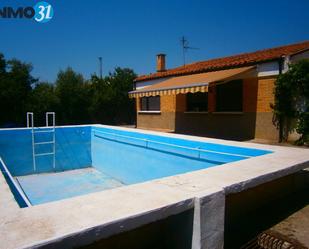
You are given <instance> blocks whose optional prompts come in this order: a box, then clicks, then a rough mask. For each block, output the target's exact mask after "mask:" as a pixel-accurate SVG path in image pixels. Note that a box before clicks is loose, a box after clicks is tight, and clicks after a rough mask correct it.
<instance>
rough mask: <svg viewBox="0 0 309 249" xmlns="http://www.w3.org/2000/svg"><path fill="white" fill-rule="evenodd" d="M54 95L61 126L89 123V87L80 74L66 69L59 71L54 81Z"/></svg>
mask: <svg viewBox="0 0 309 249" xmlns="http://www.w3.org/2000/svg"><path fill="white" fill-rule="evenodd" d="M55 92H56V95H57V97H58V98H59V112H58V114H59V117H58V120H59V121H60V122H61V123H62V124H82V123H87V122H89V115H88V105H89V97H90V96H89V87H88V86H87V83H86V82H85V81H84V78H83V76H82V75H81V74H78V73H76V72H74V71H73V69H72V68H70V67H69V68H67V69H66V70H65V71H62V70H61V71H60V72H59V73H58V76H57V80H56V91H55Z"/></svg>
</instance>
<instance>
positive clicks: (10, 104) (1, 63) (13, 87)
mask: <svg viewBox="0 0 309 249" xmlns="http://www.w3.org/2000/svg"><path fill="white" fill-rule="evenodd" d="M31 71H32V66H31V64H28V63H23V62H21V61H19V60H17V59H12V60H9V61H6V60H5V59H4V56H3V55H2V54H0V113H1V116H0V125H1V126H21V125H23V124H24V123H25V112H26V103H27V100H28V97H29V94H30V92H31V90H32V88H31V85H32V84H33V83H35V82H36V81H37V80H36V79H35V78H33V77H32V76H31Z"/></svg>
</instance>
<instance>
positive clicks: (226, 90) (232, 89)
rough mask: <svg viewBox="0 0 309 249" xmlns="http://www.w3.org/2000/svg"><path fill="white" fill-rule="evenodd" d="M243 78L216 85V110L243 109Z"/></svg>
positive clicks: (235, 110) (238, 110)
mask: <svg viewBox="0 0 309 249" xmlns="http://www.w3.org/2000/svg"><path fill="white" fill-rule="evenodd" d="M242 98H243V96H242V80H233V81H230V82H228V83H224V84H221V85H217V86H216V111H217V112H241V111H242Z"/></svg>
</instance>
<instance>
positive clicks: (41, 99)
mask: <svg viewBox="0 0 309 249" xmlns="http://www.w3.org/2000/svg"><path fill="white" fill-rule="evenodd" d="M31 70H32V67H31V65H30V64H26V63H22V62H20V61H18V60H15V59H14V60H11V61H6V60H5V58H4V56H3V55H2V54H0V111H1V116H0V127H1V126H2V127H3V126H22V125H25V119H26V118H25V116H26V112H27V111H31V112H34V113H35V115H34V117H35V125H44V123H43V122H44V120H45V113H46V112H48V111H55V112H56V113H57V120H56V121H57V125H63V124H64V125H65V124H85V123H104V124H132V123H134V119H135V113H134V112H135V108H134V100H132V99H129V97H128V91H130V90H132V86H133V80H134V78H135V77H136V74H135V73H134V72H133V70H131V69H127V68H124V69H122V68H116V69H115V70H114V72H112V73H110V74H109V75H108V76H106V77H104V78H103V79H100V78H98V77H96V76H92V78H91V80H89V81H87V80H85V79H84V78H83V76H82V75H81V74H78V73H76V72H75V71H73V69H72V68H67V69H66V70H60V71H59V73H58V75H57V79H56V81H55V84H49V83H45V82H39V83H38V82H37V80H36V79H34V78H33V77H32V76H31V74H30V73H31Z"/></svg>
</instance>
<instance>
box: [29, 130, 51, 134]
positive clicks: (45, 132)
mask: <svg viewBox="0 0 309 249" xmlns="http://www.w3.org/2000/svg"><path fill="white" fill-rule="evenodd" d="M47 132H55V131H54V130H48V131H33V133H47Z"/></svg>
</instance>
